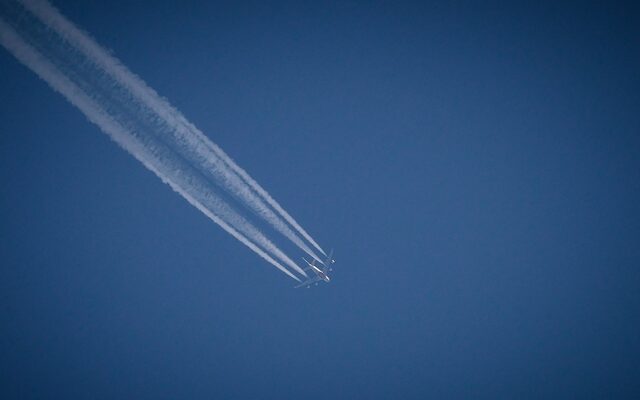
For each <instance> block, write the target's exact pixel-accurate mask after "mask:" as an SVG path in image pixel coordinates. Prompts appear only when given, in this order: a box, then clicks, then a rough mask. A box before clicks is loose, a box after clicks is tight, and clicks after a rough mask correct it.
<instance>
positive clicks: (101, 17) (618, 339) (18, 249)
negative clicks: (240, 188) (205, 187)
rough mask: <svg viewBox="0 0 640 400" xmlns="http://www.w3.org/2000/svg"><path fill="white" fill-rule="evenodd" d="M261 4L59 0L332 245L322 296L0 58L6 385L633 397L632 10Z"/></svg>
mask: <svg viewBox="0 0 640 400" xmlns="http://www.w3.org/2000/svg"><path fill="white" fill-rule="evenodd" d="M131 3H135V4H131ZM267 3H269V4H266V3H265V2H257V3H244V2H243V3H240V2H229V3H214V2H200V3H192V2H189V3H187V4H180V5H178V2H149V3H146V4H144V3H143V2H125V1H118V2H104V4H98V3H94V2H91V3H86V2H63V1H58V2H56V3H55V4H56V5H57V6H58V7H59V8H60V9H61V11H62V12H63V13H64V14H66V15H67V16H68V17H69V18H70V19H71V20H72V21H74V22H75V23H76V24H78V25H79V26H81V27H82V28H84V29H86V30H87V31H89V32H90V33H91V34H92V35H93V36H94V37H95V38H96V39H97V40H98V42H100V43H101V44H103V45H105V46H106V47H108V48H110V49H112V50H113V51H114V53H115V55H116V56H117V57H119V58H120V59H121V60H122V61H123V62H124V63H125V64H126V65H127V66H128V67H129V68H130V69H131V70H132V71H133V72H135V73H137V74H139V75H140V76H141V77H142V78H143V79H144V80H145V81H147V82H148V83H149V84H150V85H151V86H152V87H154V88H155V89H156V90H158V91H159V92H160V94H162V95H163V96H166V97H167V98H168V99H169V100H170V101H171V102H172V103H173V104H174V105H175V106H176V107H177V108H178V109H180V110H181V111H182V112H183V113H184V114H185V115H186V116H187V117H188V118H189V119H190V120H191V121H192V122H194V123H195V124H196V125H197V126H198V127H200V128H201V129H202V130H203V131H204V132H205V133H206V134H207V135H208V136H209V137H210V138H211V139H212V140H214V141H215V142H217V143H218V144H220V145H221V146H222V147H223V148H224V149H225V150H226V151H227V152H228V153H229V154H230V155H231V156H232V157H234V158H235V159H236V161H238V163H239V164H240V165H241V166H243V167H244V168H245V169H247V170H248V171H249V172H250V173H251V174H252V175H253V176H254V177H255V178H256V179H257V180H258V181H259V182H260V183H261V184H263V186H264V187H265V188H266V189H267V190H269V191H270V192H271V193H272V194H273V195H274V197H276V199H278V200H279V201H280V203H281V204H282V205H284V207H285V208H286V209H287V210H289V211H290V212H291V214H292V215H294V216H295V217H296V218H297V219H298V221H300V222H301V223H302V225H303V226H304V227H305V228H306V229H307V230H308V231H309V232H310V233H311V234H312V235H313V236H314V237H315V238H316V239H317V240H319V241H320V243H321V244H323V245H324V246H325V247H327V248H330V247H335V249H336V258H337V264H336V268H335V271H334V277H333V281H332V282H331V284H329V285H322V286H321V287H320V286H319V287H318V288H314V289H312V290H306V289H298V290H294V289H292V286H293V284H294V282H293V281H292V280H290V279H288V278H287V277H286V276H285V275H283V274H282V273H280V272H278V271H277V270H276V269H275V268H273V267H272V266H270V265H269V264H267V263H266V262H264V261H263V260H262V259H260V258H258V257H257V256H256V255H255V254H253V253H252V252H250V251H248V250H247V249H246V248H245V247H244V246H243V245H241V244H240V243H239V242H237V241H236V240H234V239H233V238H231V237H230V236H229V235H227V234H226V233H224V232H223V231H222V230H221V229H220V228H219V227H217V226H216V225H215V224H213V223H211V222H210V221H209V220H208V219H207V218H205V217H204V216H203V215H202V214H201V213H200V212H198V211H197V210H195V209H194V208H193V207H191V206H190V205H189V204H188V203H187V202H186V201H184V200H183V199H182V198H181V197H179V196H178V195H176V194H175V193H173V192H172V191H171V190H170V189H169V187H168V186H166V185H163V184H162V183H161V182H160V180H159V179H157V178H156V177H155V176H154V175H153V174H152V173H150V172H149V171H147V170H146V169H144V167H143V166H142V165H141V164H140V163H138V162H137V161H136V160H134V159H133V158H132V157H131V156H129V155H128V154H127V153H125V152H124V151H122V150H121V149H119V148H118V147H117V146H116V145H114V144H113V143H112V142H110V140H109V139H108V137H107V136H106V135H104V134H103V133H101V132H100V131H99V130H98V128H97V127H95V126H94V125H92V124H90V123H89V122H88V121H87V120H86V119H85V118H84V117H83V116H82V114H81V113H80V112H79V111H77V110H76V109H74V108H73V107H72V106H71V105H70V104H69V103H67V102H66V101H65V100H64V99H63V98H62V96H60V95H58V94H56V93H54V92H53V91H52V90H51V89H49V88H48V87H47V86H46V84H45V83H44V82H42V81H40V80H39V79H38V78H37V77H36V76H35V75H34V74H33V73H32V72H31V71H29V70H27V69H26V68H25V67H23V66H22V65H20V64H19V63H18V62H17V61H16V60H15V59H14V58H13V57H12V56H11V55H10V54H9V53H8V52H6V51H5V50H4V49H3V50H2V51H1V52H0V70H1V71H2V73H0V104H1V108H0V116H1V118H0V133H1V134H0V185H1V187H2V190H1V191H0V193H1V197H0V201H1V208H0V239H1V240H0V264H1V268H0V296H1V298H0V307H1V308H0V377H1V378H0V379H1V390H2V393H1V394H2V396H1V397H3V398H22V399H27V398H28V399H30V398H104V399H112V398H141V399H146V398H149V399H151V398H153V399H158V398H236V399H237V398H247V399H249V398H250V399H256V398H294V397H297V398H306V399H316V398H317V399H320V398H322V399H325V398H332V399H349V398H372V399H373V398H380V399H390V398H403V399H424V398H429V397H431V398H491V399H495V398H505V399H507V398H508V399H513V398H541V397H542V398H550V397H560V398H638V397H639V396H640V372H639V371H640V362H639V361H638V360H639V357H640V335H638V327H639V322H640V294H639V289H640V269H639V267H640V240H639V239H640V210H639V204H640V157H639V156H640V135H639V134H640V110H639V105H640V90H639V89H640V75H639V71H640V53H639V51H638V50H639V47H638V45H639V43H640V30H639V28H638V26H640V21H639V19H640V18H639V15H640V14H638V11H639V10H638V9H637V8H636V9H633V8H631V7H630V6H627V5H623V4H619V5H611V4H605V3H604V2H603V3H601V4H588V3H584V2H580V3H576V4H574V5H568V4H567V5H559V4H556V2H552V3H550V4H538V5H535V6H524V5H522V4H520V5H514V4H512V2H503V3H484V4H482V5H480V4H477V3H476V2H470V3H465V2H456V3H451V4H448V3H445V4H437V3H436V4H429V3H424V4H420V5H417V4H414V3H402V4H400V3H395V2H389V3H380V2H378V3H373V4H360V3H346V2H339V3H327V2H317V3H304V4H303V3H300V2H292V3H277V4H276V3H273V2H267ZM278 243H279V244H281V245H283V246H286V243H285V242H284V241H283V240H279V241H278ZM288 249H291V248H290V247H289V248H288ZM289 253H290V254H291V255H292V256H294V257H299V256H301V255H302V254H299V253H298V252H295V251H290V252H289Z"/></svg>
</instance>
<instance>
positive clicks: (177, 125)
mask: <svg viewBox="0 0 640 400" xmlns="http://www.w3.org/2000/svg"><path fill="white" fill-rule="evenodd" d="M22 3H23V6H24V8H25V9H27V10H28V11H29V12H30V13H31V14H32V15H33V16H35V17H36V18H37V19H38V20H39V21H36V20H35V19H33V17H31V16H30V15H26V14H25V13H24V11H23V10H22V9H21V8H20V10H18V11H17V12H18V16H17V18H16V19H17V20H20V19H23V18H26V19H29V18H31V19H32V21H30V22H32V23H34V22H37V23H39V24H40V25H41V26H36V25H38V24H37V23H35V24H33V25H34V26H30V27H26V28H25V27H24V26H23V25H25V23H24V22H23V23H19V22H18V23H16V22H15V21H8V22H4V21H2V20H0V42H1V43H2V45H3V46H5V47H6V48H7V49H8V50H9V51H10V52H12V53H13V54H14V56H15V57H16V58H17V59H18V60H19V61H21V62H22V63H23V64H25V65H26V66H27V67H29V68H30V69H32V70H33V71H34V72H36V74H38V75H39V76H40V77H41V78H42V79H43V80H45V81H46V82H47V83H48V84H49V85H50V86H51V87H53V88H54V89H55V90H57V91H58V92H60V93H61V94H63V95H64V96H65V97H66V98H67V100H69V101H70V102H71V103H72V104H74V105H75V106H76V107H78V108H79V109H80V110H81V111H82V112H83V113H84V114H85V115H86V116H87V118H88V119H89V120H90V121H92V122H94V123H95V124H96V125H98V126H99V127H100V128H101V129H102V130H103V131H104V132H105V133H107V134H108V135H109V136H111V138H112V139H113V140H114V141H116V142H117V143H118V144H120V145H121V146H122V147H123V148H125V149H126V150H127V151H128V152H130V153H131V154H132V155H134V157H136V158H137V159H138V160H139V161H141V162H142V163H143V164H144V165H145V166H146V167H147V168H149V169H150V170H151V171H153V172H154V173H155V174H156V175H158V176H159V177H160V178H161V179H162V180H163V181H164V182H165V183H167V184H169V185H170V186H171V187H172V188H173V189H174V190H175V191H176V192H178V193H180V194H181V195H182V196H183V197H184V198H185V199H187V201H189V202H190V203H191V204H192V205H194V206H195V207H196V208H198V209H199V210H200V211H202V212H203V213H204V214H205V215H207V216H208V217H209V218H210V219H212V220H213V221H214V222H216V223H217V224H219V225H220V226H221V227H222V228H223V229H225V230H226V231H227V232H228V233H230V234H231V235H232V236H234V237H235V238H237V239H238V240H239V241H241V242H242V243H243V244H245V245H246V246H248V247H249V248H251V249H252V250H253V251H255V252H256V253H257V254H258V255H260V256H261V257H263V258H264V259H265V260H267V261H268V262H270V263H272V264H273V265H275V266H276V267H278V268H279V269H281V270H282V271H283V272H285V273H287V275H289V276H291V277H293V278H295V279H297V278H296V277H295V276H294V275H293V274H292V273H291V272H290V271H289V270H287V269H286V268H285V267H283V266H282V264H280V262H278V261H276V260H274V258H273V257H275V258H278V259H280V260H281V261H282V262H284V263H285V264H287V265H288V266H289V267H291V268H292V269H293V270H295V271H297V272H298V273H301V274H302V275H305V276H306V274H305V273H304V271H303V270H301V269H300V268H299V267H298V266H297V265H296V264H295V263H294V262H293V261H291V260H290V259H289V258H288V257H287V256H286V255H285V254H284V253H283V252H282V251H281V250H280V249H278V248H277V247H276V246H275V245H274V244H273V243H272V242H271V241H270V240H268V239H267V238H266V237H265V236H264V234H262V233H261V232H260V231H259V230H258V229H256V228H255V227H254V226H253V225H251V224H250V223H249V222H248V221H247V220H246V219H245V218H243V217H242V216H241V215H239V214H238V213H237V212H236V211H235V210H233V209H232V208H231V207H230V206H229V205H228V204H226V203H225V202H224V201H222V199H221V198H220V197H219V196H218V195H217V194H216V193H215V191H214V190H213V188H212V187H211V184H210V182H209V181H208V179H213V180H214V182H215V183H219V184H220V186H222V187H223V188H225V189H227V190H228V191H229V192H231V194H232V195H234V197H236V198H238V199H239V200H241V201H242V202H243V203H245V204H246V205H247V206H248V207H249V208H250V209H252V210H253V211H254V212H255V213H256V214H258V215H260V216H261V217H263V218H264V219H265V220H266V221H267V222H269V223H270V224H271V225H272V226H274V228H275V229H276V230H278V231H279V232H281V233H282V234H283V235H284V236H286V237H288V238H289V239H291V240H292V242H294V243H295V244H297V245H298V246H299V247H300V248H302V249H303V250H305V251H306V252H307V253H309V254H311V255H312V256H314V257H316V256H315V254H313V252H312V251H311V250H310V249H309V248H308V246H306V244H305V243H304V242H303V241H302V240H301V239H300V238H299V237H298V236H297V235H295V233H294V232H293V231H292V230H291V229H290V228H289V227H288V226H287V225H286V224H285V223H284V222H283V221H282V220H281V219H280V218H278V216H277V215H276V214H275V213H274V212H273V211H272V210H271V209H270V208H269V207H268V206H267V205H266V204H265V201H266V202H267V203H268V204H270V205H271V206H272V207H273V208H274V209H275V210H276V211H277V212H278V213H280V215H282V216H283V217H284V218H285V220H286V221H287V222H289V223H291V225H292V226H294V228H295V229H296V230H297V231H298V232H299V233H301V234H302V235H303V236H304V237H305V238H306V239H307V240H309V242H310V243H312V244H313V245H314V246H315V247H316V248H317V249H318V250H320V251H321V252H322V253H324V252H323V251H322V249H321V248H320V246H318V245H317V244H316V243H315V242H314V241H313V239H311V238H310V236H309V235H308V234H307V233H306V232H305V231H304V230H303V229H302V228H301V227H300V226H299V224H297V223H296V222H295V220H293V218H291V217H290V216H289V214H287V213H286V211H284V210H283V209H282V207H280V206H279V205H278V204H277V203H276V202H275V200H273V199H272V198H271V196H269V195H268V193H267V192H266V191H264V189H262V187H260V186H259V185H258V184H257V183H256V182H255V181H254V180H253V179H252V178H251V177H250V176H249V175H248V174H247V173H246V172H245V171H244V170H242V169H241V168H240V167H239V166H237V165H236V164H235V163H234V162H233V160H231V159H230V158H229V157H228V156H227V155H226V154H225V153H224V152H223V151H222V150H221V149H220V148H219V147H218V146H216V145H215V144H214V143H212V142H211V141H209V140H208V139H207V138H206V136H204V134H202V132H200V131H199V130H197V128H195V127H194V126H193V125H192V124H190V123H189V122H188V121H187V120H186V119H185V118H184V117H183V116H182V115H181V114H180V113H179V112H178V111H177V110H175V109H174V108H172V107H171V106H170V105H169V104H168V103H167V102H166V101H165V100H164V99H162V98H161V97H160V96H158V95H157V94H156V93H155V92H154V91H153V89H151V88H149V87H148V86H147V85H146V84H145V83H144V82H142V80H140V79H139V78H138V77H136V76H135V75H134V74H132V73H131V72H129V71H128V70H127V69H126V68H125V67H124V66H122V65H121V64H120V63H119V62H118V61H117V60H116V59H115V58H113V57H111V56H110V55H109V54H107V53H106V52H105V51H104V50H102V48H100V47H99V46H98V45H97V44H96V43H95V42H93V41H92V40H91V39H90V38H89V37H88V36H86V35H85V34H84V33H82V32H81V31H79V30H78V29H77V28H75V27H74V26H73V24H71V23H70V22H69V21H68V20H66V19H65V18H64V17H63V16H62V15H60V14H59V13H58V11H57V10H55V9H54V8H53V7H52V6H50V5H49V4H48V3H45V2H39V1H35V2H34V1H24V2H22ZM5 6H7V7H9V11H13V12H16V10H11V6H10V5H8V4H5ZM5 11H7V9H5ZM10 22H14V25H15V24H17V25H18V26H13V27H12V26H11V24H10ZM18 28H22V29H21V30H20V31H19V33H18V32H17V31H16V30H17V29H18ZM14 29H16V30H14ZM54 33H55V34H54ZM89 72H91V73H89ZM260 196H262V197H260ZM263 199H265V200H264V201H263ZM267 253H271V255H269V254H267ZM316 258H317V257H316Z"/></svg>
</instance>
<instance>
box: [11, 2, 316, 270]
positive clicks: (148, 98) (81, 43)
mask: <svg viewBox="0 0 640 400" xmlns="http://www.w3.org/2000/svg"><path fill="white" fill-rule="evenodd" d="M19 1H21V3H23V5H24V7H25V8H27V9H28V10H29V11H30V12H32V13H33V14H34V15H36V16H37V17H38V18H39V19H40V20H41V21H42V22H43V23H44V24H45V25H47V27H49V28H50V29H53V30H54V31H56V32H57V33H58V34H59V35H60V36H61V37H63V38H65V40H67V41H69V42H70V43H72V45H73V46H74V47H77V48H78V49H79V50H80V51H82V52H84V53H86V56H87V58H88V59H89V60H90V61H91V62H93V63H95V65H96V67H98V68H100V69H102V70H103V71H104V73H105V74H108V75H110V76H111V77H113V79H115V80H117V81H118V82H119V83H120V84H121V85H123V86H125V87H126V88H127V89H128V90H130V91H131V95H132V96H134V97H135V99H134V100H135V101H138V102H143V103H144V104H145V106H146V107H148V108H145V109H144V110H145V111H147V112H151V113H153V114H154V115H152V116H151V118H161V119H163V120H164V122H165V124H166V126H165V127H164V129H165V130H168V131H170V134H172V135H174V136H176V138H177V139H178V140H181V141H183V142H184V143H186V144H189V146H188V147H187V149H188V151H190V152H192V153H191V154H189V158H190V159H191V160H193V161H194V162H195V163H197V165H198V166H199V168H200V170H201V172H203V173H205V174H207V175H210V176H211V177H212V178H213V179H214V180H215V181H216V182H217V183H219V184H220V185H222V186H224V187H225V188H226V190H227V191H228V192H229V193H231V194H232V195H233V196H234V197H235V198H237V199H238V200H239V201H241V202H243V203H244V204H245V205H246V206H247V207H248V208H250V209H251V210H252V211H253V212H254V213H256V214H257V215H258V216H260V217H262V218H263V219H264V220H265V221H266V222H268V223H269V224H270V225H271V226H272V227H273V228H274V229H276V230H277V231H278V232H280V233H281V234H282V235H284V236H285V237H287V238H288V239H289V240H291V241H292V242H293V243H294V244H296V245H297V246H298V247H299V248H300V249H302V250H303V251H305V252H306V253H307V254H309V255H310V256H312V257H314V258H316V259H319V257H318V256H317V255H316V254H315V253H314V252H313V251H312V250H311V249H310V248H309V246H307V245H306V243H304V241H303V240H302V239H301V238H300V237H298V236H297V235H296V233H294V232H293V231H292V230H291V228H290V227H289V225H287V222H288V223H289V224H290V225H291V226H292V227H293V228H294V229H295V230H296V231H297V232H298V233H299V234H300V235H302V237H303V238H304V239H306V240H307V241H308V242H309V243H311V244H312V245H313V246H314V247H315V248H316V249H317V250H318V251H320V252H321V253H322V254H323V255H325V256H326V253H325V252H324V250H323V249H322V248H321V247H320V246H319V245H318V244H317V243H316V241H315V240H313V238H312V237H311V236H310V235H309V234H308V233H307V232H306V231H305V230H304V229H303V228H302V226H300V224H298V223H297V222H296V221H295V219H294V218H293V217H292V216H291V215H289V213H287V212H286V211H285V210H284V209H283V208H282V207H281V206H280V204H278V203H277V202H276V201H275V200H274V199H273V198H272V197H271V196H270V195H269V193H268V192H267V191H266V190H265V189H264V188H262V187H261V186H260V185H259V184H258V183H257V182H256V181H255V180H254V179H253V178H251V176H249V174H248V173H247V172H246V171H245V170H244V169H242V168H241V167H240V166H238V165H237V164H236V163H235V162H234V161H233V160H232V159H231V157H229V156H228V155H227V154H226V153H225V152H224V151H223V150H222V149H221V148H220V147H219V146H217V145H216V144H215V143H213V142H212V141H211V140H209V139H208V138H207V137H206V136H205V135H204V134H203V133H202V132H201V131H200V130H199V129H198V128H196V127H195V126H194V125H193V124H192V123H190V122H189V121H188V120H187V119H186V118H185V117H184V116H183V115H182V114H181V113H180V112H179V111H178V110H176V109H175V108H173V107H172V106H171V105H170V104H169V103H168V102H167V101H166V100H165V99H163V98H162V97H160V96H159V95H158V94H157V93H156V92H155V91H154V90H153V89H151V88H150V87H149V86H147V85H146V83H144V81H142V80H141V79H140V78H139V77H137V76H136V75H135V74H133V73H131V72H130V71H129V70H128V69H127V68H126V67H124V66H123V65H122V64H121V63H120V62H119V61H118V60H117V59H116V58H115V57H113V56H111V55H110V54H108V53H107V52H106V51H104V50H103V49H102V48H101V47H100V46H99V45H98V44H97V43H96V42H95V41H94V40H93V39H91V38H90V36H89V35H87V34H86V33H84V32H82V31H81V30H80V29H78V28H77V27H76V26H75V25H73V24H72V23H71V22H70V21H69V20H67V19H66V18H65V17H64V16H63V15H62V14H60V12H59V11H58V10H57V9H56V8H55V7H53V6H51V5H50V4H48V3H46V2H44V1H38V0H19ZM265 202H266V203H265ZM267 203H268V205H267ZM269 206H271V207H269ZM274 210H275V212H277V213H278V214H280V215H279V216H278V215H276V213H275V212H274Z"/></svg>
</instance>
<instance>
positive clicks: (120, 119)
mask: <svg viewBox="0 0 640 400" xmlns="http://www.w3.org/2000/svg"><path fill="white" fill-rule="evenodd" d="M22 17H24V16H22ZM43 32H44V33H43ZM30 34H31V36H36V38H37V36H38V35H40V36H42V35H45V36H46V35H49V36H50V32H47V31H46V30H44V31H40V32H30V33H29V32H27V33H25V32H22V36H29V35H30ZM22 36H21V35H20V34H18V33H17V32H16V31H15V30H14V29H13V28H12V27H11V26H10V24H9V23H7V22H5V21H4V20H3V19H1V18H0V43H1V44H2V45H3V46H4V47H6V48H7V49H8V50H9V51H10V52H11V53H12V54H13V55H14V56H15V57H16V58H17V59H18V60H19V61H20V62H22V63H23V64H24V65H26V66H27V67H28V68H30V69H31V70H33V71H34V72H35V73H36V74H37V75H38V76H39V77H40V78H42V79H43V80H44V81H45V82H47V83H48V84H49V85H50V86H51V87H52V88H53V89H54V90H56V91H58V92H60V93H61V94H62V95H63V96H64V97H65V98H66V99H67V100H68V101H69V102H70V103H72V104H73V105H75V106H76V107H77V108H78V109H80V110H81V111H82V112H83V113H84V114H85V116H86V117H87V118H88V119H89V120H90V121H91V122H93V123H95V124H96V125H98V126H99V127H100V128H101V129H102V130H103V131H104V132H105V133H107V134H108V135H109V136H110V137H111V138H112V139H113V140H114V141H115V142H116V143H118V144H119V145H120V146H122V147H123V148H124V149H125V150H127V151H128V152H129V153H131V154H132V155H133V156H134V157H135V158H136V159H138V160H139V161H140V162H142V163H143V164H144V165H145V166H146V167H147V168H148V169H150V170H151V171H152V172H154V173H155V174H156V175H157V176H158V177H160V179H161V180H162V181H163V182H165V183H167V184H168V185H170V186H171V187H172V188H173V189H174V190H175V191H176V192H178V193H179V194H181V195H182V196H183V197H184V198H185V199H186V200H187V201H188V202H189V203H191V204H192V205H193V206H195V207H196V208H198V209H199V210H200V211H202V212H203V213H204V214H205V215H206V216H207V217H209V218H210V219H211V220H213V221H214V222H215V223H217V224H218V225H220V226H221V227H222V228H223V229H224V230H225V231H227V232H228V233H229V234H231V235H232V236H234V237H235V238H236V239H238V240H239V241H240V242H242V243H243V244H245V245H246V246H247V247H249V248H250V249H251V250H253V251H254V252H256V253H257V254H258V255H259V256H261V257H262V258H264V259H265V260H267V261H268V262H269V263H271V264H273V265H274V266H276V267H278V268H279V269H280V270H281V271H283V272H284V273H286V274H287V275H289V276H291V277H292V278H294V279H296V280H299V279H298V278H297V277H296V276H295V275H293V274H292V273H291V272H290V271H289V270H288V269H286V268H285V267H284V266H282V264H280V263H279V262H278V261H276V260H274V259H273V257H272V256H270V255H269V254H267V253H266V252H265V250H267V251H269V252H271V253H272V254H274V255H275V256H276V257H278V258H280V259H281V260H283V261H284V262H285V263H286V264H287V265H289V266H290V267H291V268H293V269H294V270H296V271H297V272H299V273H301V274H302V275H305V276H306V274H305V273H304V271H303V270H301V269H300V268H299V267H298V266H297V265H296V264H295V263H294V262H293V261H291V260H290V259H289V258H288V257H287V256H286V255H284V253H282V252H281V251H280V250H279V249H278V248H277V247H275V245H273V244H272V243H271V242H270V241H269V240H268V239H266V237H264V235H262V233H260V232H259V231H258V230H257V229H256V228H255V227H253V226H252V225H251V224H250V223H249V222H248V221H246V220H245V219H244V218H242V217H241V216H240V215H239V214H237V213H236V212H235V211H234V210H233V209H231V207H229V206H228V205H227V204H226V203H224V202H223V201H222V200H221V199H220V198H219V197H218V196H217V195H216V194H215V192H213V191H212V190H211V188H210V184H209V183H208V182H207V180H206V179H204V177H202V176H201V175H200V174H199V173H198V171H197V170H194V168H193V167H192V166H191V165H190V164H189V163H188V160H186V159H185V158H183V157H181V156H180V155H179V154H176V152H175V151H174V150H173V149H171V148H170V147H169V146H167V144H166V143H164V142H163V141H162V140H161V139H162V138H158V137H154V136H153V133H154V132H153V131H152V130H151V131H150V129H153V125H150V126H149V121H146V120H137V119H136V118H137V117H136V116H135V115H133V114H132V113H131V111H128V110H127V106H128V104H118V103H117V102H109V97H115V98H116V99H117V97H118V96H119V95H120V93H119V90H118V88H112V89H111V92H110V91H109V90H107V91H104V92H100V90H99V89H101V88H100V87H99V86H97V87H94V86H91V85H92V84H95V83H96V82H91V79H94V80H95V79H96V78H95V77H90V76H84V75H82V74H80V73H79V72H82V71H81V69H82V66H83V65H84V66H86V64H83V63H82V60H81V59H75V60H74V59H73V56H77V55H74V54H67V53H66V52H63V53H62V54H63V55H64V56H65V57H67V58H69V57H71V61H70V60H69V59H66V60H65V59H64V58H65V57H62V56H59V58H55V57H51V54H49V55H48V56H49V57H47V56H46V55H45V54H43V53H42V50H41V49H36V47H38V46H40V47H41V48H42V47H43V46H44V48H45V49H46V46H47V45H50V46H51V47H55V46H54V45H52V44H51V43H48V44H43V43H38V42H37V41H33V40H32V43H31V44H29V43H27V41H25V38H24V37H22ZM58 45H59V46H58V47H63V50H69V49H64V45H60V44H58ZM49 50H50V52H53V51H55V49H53V48H51V49H49ZM65 63H67V64H69V65H75V64H77V65H78V66H79V67H78V71H75V70H73V69H70V70H64V69H63V68H61V67H64V66H65ZM97 79H98V80H99V79H100V78H97ZM84 86H86V87H88V88H91V89H96V90H95V91H92V92H90V91H87V90H86V89H84V88H83V87H84ZM102 90H104V88H102ZM134 111H135V110H134ZM259 246H261V247H262V248H260V247H259ZM263 248H264V249H265V250H263Z"/></svg>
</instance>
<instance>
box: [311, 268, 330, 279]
mask: <svg viewBox="0 0 640 400" xmlns="http://www.w3.org/2000/svg"><path fill="white" fill-rule="evenodd" d="M310 266H311V268H313V272H315V273H316V275H318V276H319V277H320V278H321V279H322V280H323V281H325V282H329V281H330V280H331V278H329V275H327V274H325V273H324V272H323V271H322V270H321V269H320V268H318V267H316V266H315V265H310Z"/></svg>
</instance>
